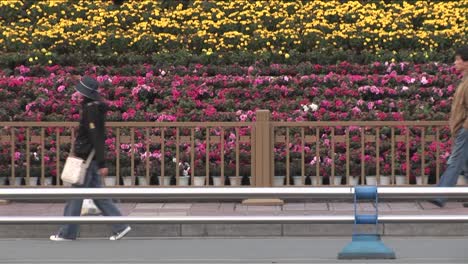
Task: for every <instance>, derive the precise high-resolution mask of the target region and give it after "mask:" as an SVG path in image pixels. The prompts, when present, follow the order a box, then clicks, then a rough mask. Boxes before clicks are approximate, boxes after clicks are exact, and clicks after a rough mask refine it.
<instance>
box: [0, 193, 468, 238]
mask: <svg viewBox="0 0 468 264" xmlns="http://www.w3.org/2000/svg"><path fill="white" fill-rule="evenodd" d="M118 205H119V207H120V208H121V210H122V213H123V214H124V215H130V216H216V215H219V216H233V215H234V216H236V215H353V214H354V207H353V204H352V203H345V202H341V201H340V202H288V203H285V204H284V205H282V206H246V205H243V204H241V203H235V202H219V203H200V202H198V203H190V202H186V203H119V204H118ZM63 207H64V204H63V203H24V202H12V203H10V204H7V205H0V216H60V215H62V212H63ZM378 209H379V214H380V215H396V214H400V215H415V214H417V215H426V214H438V215H447V214H468V208H464V207H463V205H462V202H449V203H448V204H447V205H446V207H445V208H443V209H440V208H438V207H436V206H434V205H432V204H430V203H428V202H425V201H412V202H403V201H398V202H395V201H392V202H385V201H383V202H381V203H379V208H378ZM359 210H360V212H361V213H365V212H373V210H374V206H373V204H371V203H360V204H359ZM132 226H133V227H134V230H133V231H132V232H131V234H129V236H130V237H297V236H307V237H309V236H350V235H351V233H352V225H351V224H286V223H285V224H138V225H132ZM58 227H59V226H58V225H56V224H47V223H45V224H42V225H19V224H18V225H16V224H9V225H0V238H45V237H48V236H49V235H50V234H51V233H53V232H55V231H56V230H57V229H58ZM379 228H380V232H381V234H382V235H384V236H409V235H413V236H468V223H456V224H454V223H452V224H444V223H433V224H416V223H415V224H411V223H405V224H380V226H379ZM371 230H373V229H372V226H363V227H362V231H363V232H367V231H371ZM109 232H110V228H109V227H108V226H107V225H102V224H101V225H99V224H95V225H91V224H83V225H82V226H81V233H80V235H81V237H84V238H103V237H107V236H109Z"/></svg>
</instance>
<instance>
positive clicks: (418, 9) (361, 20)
mask: <svg viewBox="0 0 468 264" xmlns="http://www.w3.org/2000/svg"><path fill="white" fill-rule="evenodd" d="M124 2H125V3H124V4H123V5H121V6H115V5H113V4H112V1H100V2H99V4H98V3H97V2H94V1H78V2H75V3H73V4H70V3H68V2H67V1H41V2H38V3H35V2H34V1H30V2H27V3H23V1H19V0H11V1H2V2H0V14H4V15H2V17H1V19H0V28H1V29H2V30H1V32H2V33H1V34H0V46H1V47H2V52H3V53H4V55H7V56H6V57H5V56H2V57H3V60H2V61H0V63H1V64H2V65H8V64H9V63H13V64H17V63H20V62H21V61H23V62H26V63H30V64H45V63H51V64H52V63H60V64H70V63H71V64H76V63H78V62H80V61H83V60H87V61H92V62H99V63H106V62H107V63H108V64H109V65H110V64H113V63H116V62H119V60H122V59H123V60H124V61H126V62H129V63H131V62H132V61H133V62H139V63H143V62H154V63H160V62H161V61H163V62H166V61H165V60H164V57H162V56H159V55H161V54H173V53H177V52H181V53H177V54H179V55H180V56H182V57H184V56H185V57H190V58H192V57H191V55H193V54H198V55H203V56H202V57H200V58H199V59H201V60H202V61H205V62H209V61H217V59H218V62H221V61H224V60H225V59H226V58H229V60H234V61H243V60H248V58H247V57H249V58H251V57H252V55H254V56H255V57H257V58H259V59H262V58H263V59H265V58H266V59H267V60H271V61H276V62H286V63H287V62H288V61H289V60H292V61H293V63H295V62H297V61H298V60H300V58H302V57H303V56H301V54H304V53H306V54H310V53H311V55H310V56H307V57H308V58H310V57H318V58H320V59H326V58H327V57H328V56H334V55H335V54H337V53H340V54H341V56H343V57H344V58H343V57H334V59H335V60H346V59H348V60H350V59H351V60H353V59H356V60H363V59H366V58H365V57H366V56H370V57H371V59H370V60H373V61H375V60H382V59H391V58H392V56H393V57H396V59H397V60H398V58H406V60H416V61H418V60H425V61H430V60H434V59H437V60H440V59H442V60H447V59H451V58H447V57H450V56H447V55H448V54H450V51H451V50H452V48H453V47H456V46H459V45H461V44H463V43H466V30H465V28H464V27H462V26H461V25H465V24H466V23H467V20H466V14H465V13H466V12H465V7H464V3H463V1H413V2H411V1H393V2H392V3H387V2H388V1H380V2H373V1H366V2H362V1H345V2H342V1H296V2H290V1H193V0H191V1H176V0H174V1H172V0H171V1H129V0H128V1H124ZM129 51H131V52H132V53H133V54H131V55H129V56H127V55H126V54H127V53H128V52H129ZM227 52H228V53H227ZM402 52H403V53H402ZM230 53H234V55H232V54H230ZM244 53H245V54H244ZM320 53H324V54H326V56H320ZM62 54H67V55H68V56H62ZM70 54H73V55H72V56H70ZM243 54H244V55H243ZM356 54H359V56H357V55H356ZM179 55H178V56H179ZM153 56H156V57H153ZM243 56H244V57H245V58H241V59H239V58H238V57H243ZM355 56H357V57H356V58H355ZM211 57H215V58H214V59H213V58H211ZM156 58H157V60H156ZM171 59H172V60H171V62H172V61H174V60H176V61H178V60H179V59H180V58H177V56H176V57H174V56H172V57H171ZM182 60H183V61H184V60H187V59H182ZM319 62H321V63H324V61H319Z"/></svg>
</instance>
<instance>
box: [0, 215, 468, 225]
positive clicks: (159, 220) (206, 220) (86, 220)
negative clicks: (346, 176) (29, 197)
mask: <svg viewBox="0 0 468 264" xmlns="http://www.w3.org/2000/svg"><path fill="white" fill-rule="evenodd" d="M378 221H379V223H384V224H385V223H441V222H443V223H468V215H427V216H424V215H388V216H386V215H381V216H379V218H378ZM71 223H79V224H116V223H128V224H149V223H153V224H217V223H223V224H226V223H235V224H325V223H328V224H352V223H354V215H332V216H320V215H315V216H314V215H308V216H302V215H300V216H279V215H273V216H170V217H167V216H157V217H135V216H85V217H79V216H74V217H69V216H66V217H64V216H39V217H35V216H8V217H0V224H71Z"/></svg>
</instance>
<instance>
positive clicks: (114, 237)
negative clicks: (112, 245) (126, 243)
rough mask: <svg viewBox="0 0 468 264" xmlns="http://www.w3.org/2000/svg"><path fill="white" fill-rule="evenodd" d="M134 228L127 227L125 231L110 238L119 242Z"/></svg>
mask: <svg viewBox="0 0 468 264" xmlns="http://www.w3.org/2000/svg"><path fill="white" fill-rule="evenodd" d="M130 230H132V228H131V227H130V226H127V227H126V228H125V229H124V230H122V231H120V232H119V233H117V234H115V235H113V236H111V237H109V240H119V239H121V238H122V237H124V236H125V235H126V234H127V233H128V232H130Z"/></svg>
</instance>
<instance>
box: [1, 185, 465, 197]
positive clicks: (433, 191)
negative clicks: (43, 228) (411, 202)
mask: <svg viewBox="0 0 468 264" xmlns="http://www.w3.org/2000/svg"><path fill="white" fill-rule="evenodd" d="M354 191H355V188H354V187H320V188H311V187H298V188H296V187H273V188H270V187H269V188H263V187H254V188H44V189H37V188H0V199H68V198H127V199H129V198H131V199H144V198H146V199H163V200H177V199H249V198H280V199H311V198H330V199H351V198H352V197H353V196H354ZM377 191H378V194H379V199H382V198H384V199H386V198H388V199H421V198H431V197H432V198H433V197H437V196H441V197H446V198H468V187H379V188H377Z"/></svg>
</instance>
